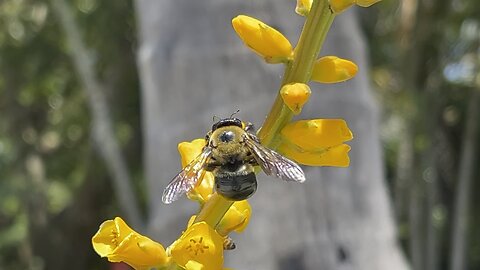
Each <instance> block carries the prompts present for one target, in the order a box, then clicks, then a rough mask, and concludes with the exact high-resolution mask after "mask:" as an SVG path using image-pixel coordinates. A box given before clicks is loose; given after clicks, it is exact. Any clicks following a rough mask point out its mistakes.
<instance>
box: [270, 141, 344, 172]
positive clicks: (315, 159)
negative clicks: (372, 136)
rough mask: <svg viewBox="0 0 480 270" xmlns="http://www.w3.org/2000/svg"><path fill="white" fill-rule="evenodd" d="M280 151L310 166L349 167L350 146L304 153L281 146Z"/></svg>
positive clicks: (284, 145)
mask: <svg viewBox="0 0 480 270" xmlns="http://www.w3.org/2000/svg"><path fill="white" fill-rule="evenodd" d="M278 151H279V152H280V153H282V154H283V155H285V156H286V157H289V158H291V159H293V160H295V161H296V162H298V163H300V164H303V165H308V166H336V167H348V165H349V164H350V158H349V157H348V152H349V151H350V146H348V145H346V144H340V145H337V146H333V147H328V148H324V149H318V150H316V151H302V150H300V149H295V148H292V147H291V146H289V145H287V144H282V145H280V146H279V148H278Z"/></svg>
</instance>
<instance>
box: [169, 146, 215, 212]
mask: <svg viewBox="0 0 480 270" xmlns="http://www.w3.org/2000/svg"><path fill="white" fill-rule="evenodd" d="M205 144H206V142H205V139H195V140H193V141H191V142H181V143H179V144H178V152H179V153H180V157H181V161H182V168H185V166H187V165H188V164H190V162H192V161H193V160H194V159H195V158H196V157H197V156H198V155H200V153H201V152H202V149H203V147H204V146H205ZM214 182H215V180H214V176H213V174H212V173H211V172H206V173H205V174H204V176H203V178H202V179H201V180H200V181H199V183H198V184H197V185H196V186H195V187H194V189H193V190H192V191H190V192H189V193H187V197H188V198H189V199H191V200H196V201H198V202H199V203H200V204H203V203H204V202H206V201H207V200H208V198H209V197H210V195H212V193H213V185H214Z"/></svg>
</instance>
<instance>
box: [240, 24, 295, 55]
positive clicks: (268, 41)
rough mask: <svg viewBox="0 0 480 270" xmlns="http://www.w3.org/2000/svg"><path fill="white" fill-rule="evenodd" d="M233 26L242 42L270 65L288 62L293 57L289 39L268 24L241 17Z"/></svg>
mask: <svg viewBox="0 0 480 270" xmlns="http://www.w3.org/2000/svg"><path fill="white" fill-rule="evenodd" d="M232 25H233V28H234V29H235V32H237V34H238V36H239V37H240V38H241V39H242V41H243V42H244V43H245V44H246V45H247V46H248V47H249V48H250V49H252V50H253V51H254V52H256V53H257V54H258V55H260V56H261V57H263V58H264V59H265V61H267V62H268V63H282V62H287V61H288V59H289V58H290V57H291V55H292V45H291V44H290V42H289V41H288V39H287V38H286V37H285V36H283V35H282V34H281V33H280V32H278V31H277V30H275V29H274V28H272V27H270V26H268V25H267V24H265V23H263V22H261V21H259V20H257V19H254V18H252V17H249V16H245V15H239V16H237V17H235V18H234V19H233V20H232Z"/></svg>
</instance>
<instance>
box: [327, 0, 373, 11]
mask: <svg viewBox="0 0 480 270" xmlns="http://www.w3.org/2000/svg"><path fill="white" fill-rule="evenodd" d="M380 1H381V0H330V8H331V9H332V11H333V12H335V13H337V14H338V13H340V12H342V11H344V10H345V9H347V8H348V7H350V6H352V5H354V4H357V5H358V6H361V7H369V6H371V5H373V4H375V3H377V2H380Z"/></svg>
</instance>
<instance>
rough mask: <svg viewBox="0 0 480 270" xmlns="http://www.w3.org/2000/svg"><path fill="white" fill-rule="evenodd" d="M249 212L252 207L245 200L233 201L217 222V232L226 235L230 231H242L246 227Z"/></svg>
mask: <svg viewBox="0 0 480 270" xmlns="http://www.w3.org/2000/svg"><path fill="white" fill-rule="evenodd" d="M251 214H252V208H251V207H250V204H249V203H248V201H247V200H244V201H238V202H235V203H234V204H233V205H232V206H231V207H230V209H228V211H227V213H226V214H225V216H223V218H222V220H220V223H218V225H217V228H216V229H217V232H218V234H220V235H221V236H227V235H228V234H229V233H230V232H232V231H235V232H237V233H240V232H242V231H243V230H245V228H246V227H247V225H248V223H249V221H250V216H251Z"/></svg>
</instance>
